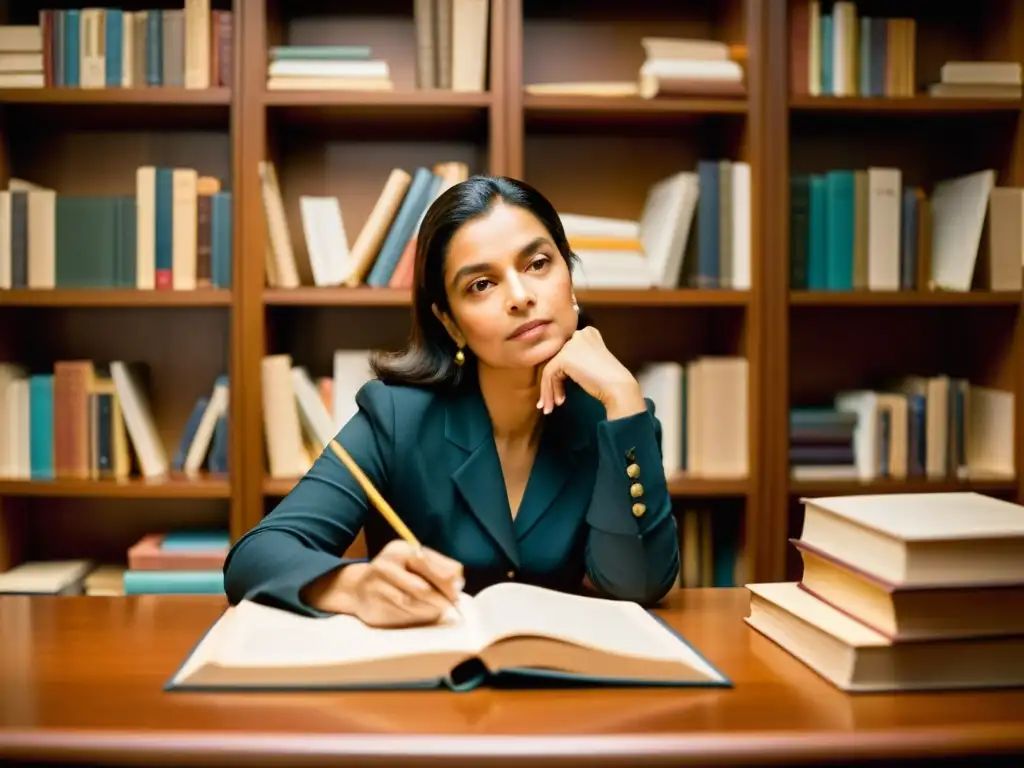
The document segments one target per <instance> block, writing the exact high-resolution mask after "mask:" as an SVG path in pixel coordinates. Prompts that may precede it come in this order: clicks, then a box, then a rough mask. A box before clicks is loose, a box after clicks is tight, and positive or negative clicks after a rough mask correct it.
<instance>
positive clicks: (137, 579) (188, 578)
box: [124, 569, 224, 595]
mask: <svg viewBox="0 0 1024 768" xmlns="http://www.w3.org/2000/svg"><path fill="white" fill-rule="evenodd" d="M124 593H125V594H126V595H223V594H224V573H223V571H221V570H219V569H218V570H211V571H170V570H168V571H135V570H131V569H129V570H127V571H125V572H124Z"/></svg>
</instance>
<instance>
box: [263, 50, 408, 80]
mask: <svg viewBox="0 0 1024 768" xmlns="http://www.w3.org/2000/svg"><path fill="white" fill-rule="evenodd" d="M268 58H269V59H270V61H269V63H268V65H267V78H268V79H267V90H271V91H281V90H311V91H317V90H328V89H339V90H349V91H390V90H393V88H394V84H393V83H392V82H391V70H390V69H389V68H388V63H387V62H386V61H384V60H383V59H373V58H371V51H370V47H369V46H366V45H279V46H275V47H273V48H271V49H270V51H269V56H268Z"/></svg>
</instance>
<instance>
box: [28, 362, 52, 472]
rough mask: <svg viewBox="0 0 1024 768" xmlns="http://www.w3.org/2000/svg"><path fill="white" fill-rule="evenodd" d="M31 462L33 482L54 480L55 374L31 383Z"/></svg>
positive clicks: (42, 376) (48, 374) (29, 384)
mask: <svg viewBox="0 0 1024 768" xmlns="http://www.w3.org/2000/svg"><path fill="white" fill-rule="evenodd" d="M28 392H29V394H28V403H29V405H28V408H29V414H28V421H29V440H28V444H29V461H30V467H31V472H32V479H33V480H52V479H53V374H52V373H40V374H35V375H33V376H31V377H29V380H28Z"/></svg>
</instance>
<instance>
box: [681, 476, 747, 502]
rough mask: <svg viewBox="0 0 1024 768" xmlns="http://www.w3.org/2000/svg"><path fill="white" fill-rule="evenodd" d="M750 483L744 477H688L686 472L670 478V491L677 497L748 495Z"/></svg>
mask: <svg viewBox="0 0 1024 768" xmlns="http://www.w3.org/2000/svg"><path fill="white" fill-rule="evenodd" d="M748 485H749V484H748V482H747V480H746V479H744V478H739V479H730V478H706V477H687V476H686V475H685V474H679V475H674V476H672V477H669V478H668V492H669V494H670V495H671V496H675V497H687V496H693V497H699V496H746V495H747V491H748Z"/></svg>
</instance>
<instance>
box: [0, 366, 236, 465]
mask: <svg viewBox="0 0 1024 768" xmlns="http://www.w3.org/2000/svg"><path fill="white" fill-rule="evenodd" d="M149 384H150V382H149V376H148V371H147V370H146V367H145V366H143V365H139V364H134V363H126V362H123V361H113V362H110V363H109V364H106V363H99V362H94V361H91V360H60V361H57V362H56V363H54V365H53V370H52V371H49V372H39V371H31V370H29V369H27V368H26V367H24V366H20V365H15V364H12V363H0V408H2V413H3V418H2V419H0V477H4V478H8V479H12V480H53V479H77V480H123V479H126V478H128V477H130V476H133V475H141V476H142V477H146V478H160V477H166V476H168V475H169V473H170V472H171V471H172V470H173V471H177V472H182V473H184V474H185V475H186V476H195V475H196V474H198V473H199V472H200V471H204V470H205V471H207V472H210V473H214V474H222V475H226V474H227V472H228V439H229V435H228V390H229V387H228V380H227V377H226V376H220V377H218V378H217V380H216V382H215V383H214V386H213V390H212V392H211V393H210V394H209V395H208V396H207V395H204V396H202V397H200V398H198V399H197V401H196V404H195V406H194V408H193V410H192V413H191V415H190V417H189V419H188V423H187V425H186V427H185V429H184V430H183V433H182V437H181V440H180V443H179V445H178V447H177V451H176V453H175V455H174V457H173V461H168V457H167V451H166V449H165V448H164V445H163V442H162V441H161V438H160V435H159V433H158V431H157V427H156V422H155V420H154V418H153V409H152V402H151V398H150V391H149Z"/></svg>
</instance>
